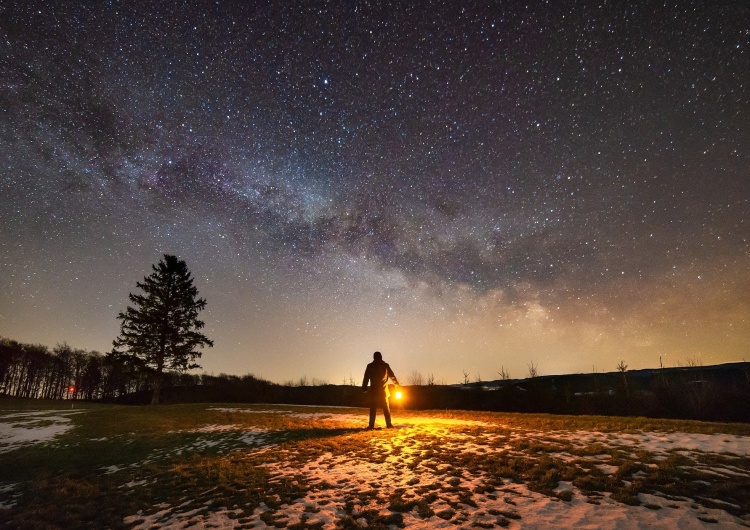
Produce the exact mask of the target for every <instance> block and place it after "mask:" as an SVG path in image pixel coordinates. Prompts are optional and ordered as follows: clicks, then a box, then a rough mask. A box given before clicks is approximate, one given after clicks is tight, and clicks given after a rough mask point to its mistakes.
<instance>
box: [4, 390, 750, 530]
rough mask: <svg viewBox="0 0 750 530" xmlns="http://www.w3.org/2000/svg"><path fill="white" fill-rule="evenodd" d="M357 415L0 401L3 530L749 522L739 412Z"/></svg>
mask: <svg viewBox="0 0 750 530" xmlns="http://www.w3.org/2000/svg"><path fill="white" fill-rule="evenodd" d="M366 414H367V412H366V411H365V410H363V409H351V408H311V407H295V406H288V405H276V406H272V405H237V404H233V405H213V404H211V405H208V404H191V405H175V406H159V407H122V406H106V405H91V404H79V403H76V404H75V405H74V408H71V405H70V402H55V403H44V402H38V401H20V400H10V399H4V400H0V528H35V529H36V528H144V529H145V528H165V527H166V528H207V527H216V528H266V527H272V528H337V527H338V528H403V527H406V528H441V527H442V528H494V527H507V528H521V527H523V528H549V527H556V528H573V527H576V528H581V527H589V528H642V527H646V526H654V527H667V526H669V527H679V528H717V527H721V528H732V527H743V526H744V527H748V526H750V425H746V424H715V423H701V422H689V421H668V420H647V419H643V418H610V417H592V416H577V417H573V416H550V415H524V414H501V413H475V412H459V411H455V412H447V411H419V412H417V411H394V423H395V426H396V428H395V429H380V430H375V431H366V430H364V429H363V427H365V426H366V422H367V418H366ZM379 420H380V422H381V423H382V416H381V417H380V418H379Z"/></svg>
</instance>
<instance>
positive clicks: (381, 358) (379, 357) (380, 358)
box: [372, 351, 383, 361]
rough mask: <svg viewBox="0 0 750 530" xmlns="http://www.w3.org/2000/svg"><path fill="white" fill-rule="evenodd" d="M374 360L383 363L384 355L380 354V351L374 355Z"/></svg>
mask: <svg viewBox="0 0 750 530" xmlns="http://www.w3.org/2000/svg"><path fill="white" fill-rule="evenodd" d="M372 358H373V359H375V360H376V361H382V360H383V354H382V353H380V352H379V351H376V352H375V353H373V354H372Z"/></svg>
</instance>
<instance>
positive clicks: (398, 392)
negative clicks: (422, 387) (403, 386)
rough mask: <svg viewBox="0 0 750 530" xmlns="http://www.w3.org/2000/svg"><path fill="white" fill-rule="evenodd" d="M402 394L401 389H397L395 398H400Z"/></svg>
mask: <svg viewBox="0 0 750 530" xmlns="http://www.w3.org/2000/svg"><path fill="white" fill-rule="evenodd" d="M402 396H403V394H402V393H401V391H400V390H397V391H396V399H401V397H402Z"/></svg>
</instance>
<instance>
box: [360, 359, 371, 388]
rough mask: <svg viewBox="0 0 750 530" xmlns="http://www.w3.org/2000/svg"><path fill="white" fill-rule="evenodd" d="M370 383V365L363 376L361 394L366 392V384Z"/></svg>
mask: <svg viewBox="0 0 750 530" xmlns="http://www.w3.org/2000/svg"><path fill="white" fill-rule="evenodd" d="M369 382H370V365H369V364H368V365H367V368H366V369H365V376H364V377H363V378H362V392H367V383H369Z"/></svg>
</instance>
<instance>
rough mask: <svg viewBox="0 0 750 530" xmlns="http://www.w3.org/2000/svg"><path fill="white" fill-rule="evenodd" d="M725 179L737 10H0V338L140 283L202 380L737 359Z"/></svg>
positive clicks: (749, 34)
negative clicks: (197, 318) (170, 321)
mask: <svg viewBox="0 0 750 530" xmlns="http://www.w3.org/2000/svg"><path fill="white" fill-rule="evenodd" d="M79 4H80V5H79ZM749 168H750V3H748V2H746V1H744V0H734V1H732V0H728V1H722V0H718V1H715V2H702V1H700V2H699V1H690V0H680V1H677V0H674V1H666V2H646V1H644V2H624V1H608V0H597V1H589V0H582V1H575V2H574V1H566V0H560V1H558V0H555V1H539V2H527V3H524V2H516V1H497V2H486V3H485V2H453V1H444V2H443V1H416V2H369V1H357V0H354V1H310V2H284V1H257V2H225V1H222V2H219V1H217V2H208V1H191V2H179V1H171V0H170V1H154V2H140V1H132V2H118V1H115V0H109V1H102V2H64V1H58V2H55V1H39V0H29V1H23V2H3V3H0V230H1V232H0V335H1V336H4V337H9V338H12V339H15V340H19V341H21V342H27V343H41V344H46V345H48V346H50V347H52V346H54V345H55V344H57V343H63V342H67V343H68V344H70V345H71V346H74V347H77V348H83V349H86V350H96V351H100V352H106V351H108V350H110V349H111V343H112V340H113V339H114V338H115V337H116V336H117V334H118V331H119V321H118V320H117V319H116V316H117V314H118V312H120V311H122V310H124V309H125V306H126V305H127V303H128V300H127V295H128V293H129V292H136V286H135V283H136V282H137V281H140V280H142V279H143V277H144V276H146V275H147V274H149V273H150V272H151V269H150V267H151V265H152V264H154V263H156V262H158V261H159V259H160V258H161V257H162V256H163V254H165V253H169V254H175V255H177V256H179V257H180V258H181V259H184V260H185V261H186V262H187V265H188V267H189V268H190V270H191V271H192V272H193V275H194V277H195V284H196V286H197V287H198V289H199V291H200V295H201V296H202V297H205V298H206V300H207V302H208V304H207V308H206V310H205V311H203V312H202V313H201V317H202V319H203V320H204V321H205V322H206V328H205V332H206V334H207V335H208V336H209V337H210V338H211V339H213V340H214V341H215V347H214V348H209V349H206V350H204V353H203V358H202V359H201V361H200V363H201V364H202V366H203V369H204V370H205V372H206V373H213V374H219V373H228V374H235V375H244V374H248V373H252V374H255V375H256V376H259V377H264V378H266V379H269V380H271V381H275V382H279V383H283V382H288V381H296V380H299V379H300V378H302V377H306V378H307V379H308V380H310V381H312V380H315V381H319V382H323V381H325V382H329V383H334V384H340V383H343V382H349V381H352V380H353V381H354V382H355V383H359V382H361V379H362V374H363V372H364V366H365V364H366V363H367V362H369V361H370V360H371V358H372V352H373V351H375V350H380V351H382V352H383V356H384V358H385V360H386V361H388V362H390V364H391V366H392V368H393V369H394V371H395V372H396V375H397V376H399V378H400V379H401V382H402V383H408V382H409V381H410V380H412V379H414V378H416V376H417V374H419V375H421V376H422V377H423V379H424V380H426V379H427V378H428V377H430V376H431V377H432V378H433V379H434V381H435V382H438V383H446V384H453V383H457V382H460V381H462V380H463V379H464V378H465V377H468V378H469V379H471V380H478V379H482V380H492V379H497V378H499V375H498V372H500V371H501V370H505V371H507V372H508V373H509V375H510V376H511V377H514V378H518V377H526V376H527V375H528V366H529V363H533V364H534V365H535V366H536V367H537V368H538V372H539V374H541V375H550V374H561V373H578V372H591V371H599V372H607V371H615V370H616V366H617V364H618V363H619V362H620V361H623V360H624V361H625V363H626V364H627V365H628V367H629V368H631V369H635V368H649V367H658V366H659V364H660V360H661V362H662V363H663V364H664V365H665V366H677V365H680V364H688V363H689V362H696V361H697V362H700V363H702V364H715V363H722V362H731V361H741V360H743V359H750V274H748V273H749V272H750V241H749V239H750V169H749Z"/></svg>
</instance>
